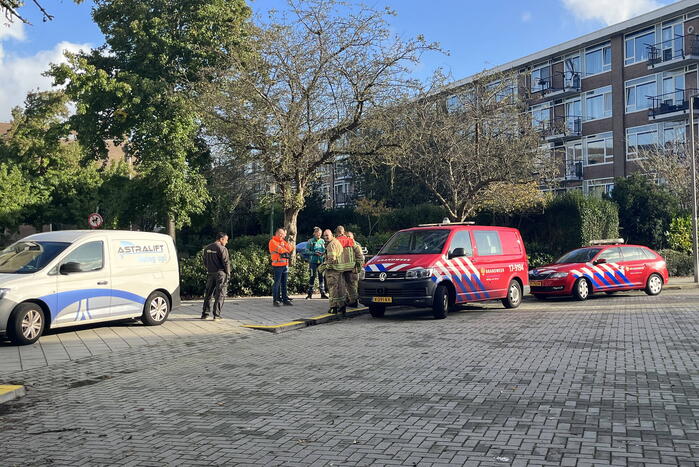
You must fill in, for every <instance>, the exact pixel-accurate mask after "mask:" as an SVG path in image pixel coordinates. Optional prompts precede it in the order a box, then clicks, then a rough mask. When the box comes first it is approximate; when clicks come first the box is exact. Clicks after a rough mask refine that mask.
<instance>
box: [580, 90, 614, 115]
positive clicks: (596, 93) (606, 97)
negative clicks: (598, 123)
mask: <svg viewBox="0 0 699 467" xmlns="http://www.w3.org/2000/svg"><path fill="white" fill-rule="evenodd" d="M600 97H601V98H602V109H603V110H602V116H601V117H594V118H593V117H592V116H591V115H590V114H589V113H590V112H589V108H588V106H587V101H588V100H590V99H597V98H600ZM607 102H609V110H608V111H607V110H606V109H605V108H606V103H607ZM583 109H584V112H585V121H587V122H589V121H593V120H602V119H604V118H609V117H611V116H612V87H611V86H604V87H602V88H597V89H593V90H592V91H588V92H586V93H585V106H584V108H583Z"/></svg>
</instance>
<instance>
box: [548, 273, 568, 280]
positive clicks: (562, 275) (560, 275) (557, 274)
mask: <svg viewBox="0 0 699 467" xmlns="http://www.w3.org/2000/svg"><path fill="white" fill-rule="evenodd" d="M564 277H568V273H567V272H554V273H553V274H551V275H550V276H549V279H563V278H564Z"/></svg>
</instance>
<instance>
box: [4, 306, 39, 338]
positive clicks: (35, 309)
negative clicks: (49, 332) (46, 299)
mask: <svg viewBox="0 0 699 467" xmlns="http://www.w3.org/2000/svg"><path fill="white" fill-rule="evenodd" d="M44 327H45V320H44V312H43V310H42V309H41V307H40V306H39V305H37V304H35V303H20V304H19V305H17V307H16V308H15V309H14V311H13V312H12V315H11V316H10V321H9V323H8V326H7V334H8V337H9V338H10V340H11V341H12V342H13V343H14V344H17V345H28V344H33V343H34V342H36V341H37V340H39V337H41V334H42V333H43V332H44Z"/></svg>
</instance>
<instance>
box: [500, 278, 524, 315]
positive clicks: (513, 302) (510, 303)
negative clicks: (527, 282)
mask: <svg viewBox="0 0 699 467" xmlns="http://www.w3.org/2000/svg"><path fill="white" fill-rule="evenodd" d="M520 303H522V286H521V285H519V282H517V281H516V280H514V279H512V280H511V281H510V285H509V287H507V295H506V296H505V298H503V299H502V304H503V305H505V308H517V307H518V306H519V305H520Z"/></svg>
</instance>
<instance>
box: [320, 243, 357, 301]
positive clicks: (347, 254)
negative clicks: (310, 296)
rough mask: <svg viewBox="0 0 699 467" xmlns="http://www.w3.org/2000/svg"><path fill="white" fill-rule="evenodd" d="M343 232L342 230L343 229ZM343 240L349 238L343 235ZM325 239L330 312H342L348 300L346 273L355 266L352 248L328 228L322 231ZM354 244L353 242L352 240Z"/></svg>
mask: <svg viewBox="0 0 699 467" xmlns="http://www.w3.org/2000/svg"><path fill="white" fill-rule="evenodd" d="M343 233H344V231H343ZM344 238H345V240H349V241H350V242H351V239H349V238H347V237H344ZM323 239H324V240H325V244H326V246H325V262H324V263H323V265H322V267H323V269H324V273H325V284H326V286H327V289H328V295H329V298H330V313H344V312H345V310H346V308H347V303H348V300H349V294H348V282H347V279H348V274H347V273H350V272H352V270H353V269H354V266H355V262H356V260H355V257H354V249H353V248H351V247H349V248H347V247H346V246H344V245H343V243H347V242H346V241H340V239H338V238H335V236H334V235H333V233H332V231H331V230H330V229H327V230H325V232H323ZM352 245H354V242H352Z"/></svg>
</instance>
